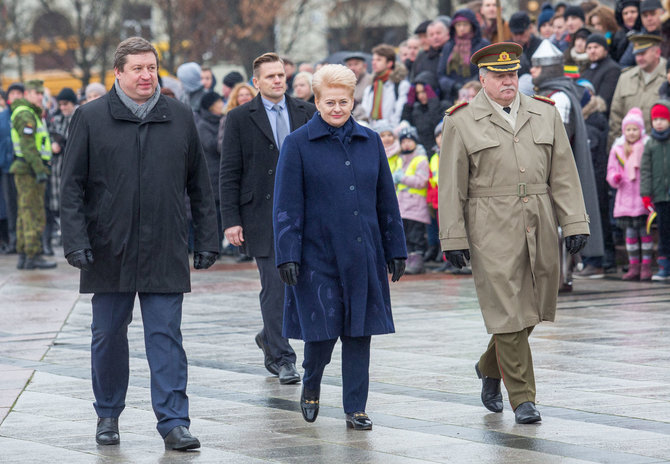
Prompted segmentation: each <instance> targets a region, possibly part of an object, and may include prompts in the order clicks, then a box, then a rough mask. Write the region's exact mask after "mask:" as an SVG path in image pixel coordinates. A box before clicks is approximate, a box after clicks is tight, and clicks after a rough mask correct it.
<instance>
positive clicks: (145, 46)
mask: <svg viewBox="0 0 670 464" xmlns="http://www.w3.org/2000/svg"><path fill="white" fill-rule="evenodd" d="M147 52H151V53H153V54H154V56H155V57H156V65H158V52H157V51H156V48H155V47H154V46H153V45H151V42H149V41H148V40H147V39H144V38H142V37H129V38H127V39H126V40H124V41H123V42H121V43H120V44H119V46H118V47H116V51H115V52H114V69H118V70H119V71H123V67H124V66H125V65H126V61H128V59H127V58H128V55H140V54H142V53H147Z"/></svg>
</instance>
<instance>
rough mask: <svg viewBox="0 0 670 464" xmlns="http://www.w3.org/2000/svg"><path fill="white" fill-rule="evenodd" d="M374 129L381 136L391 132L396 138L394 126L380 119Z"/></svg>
mask: <svg viewBox="0 0 670 464" xmlns="http://www.w3.org/2000/svg"><path fill="white" fill-rule="evenodd" d="M373 129H374V130H375V132H377V133H378V134H380V135H381V134H382V132H390V133H392V134H393V138H396V133H395V132H394V131H393V126H392V125H391V124H389V123H387V122H386V121H384V120H383V119H380V120H379V122H377V123H375V124H374V126H373Z"/></svg>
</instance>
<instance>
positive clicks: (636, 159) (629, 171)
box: [615, 133, 647, 182]
mask: <svg viewBox="0 0 670 464" xmlns="http://www.w3.org/2000/svg"><path fill="white" fill-rule="evenodd" d="M646 141H647V135H646V134H644V133H643V134H642V136H641V137H640V138H639V139H638V140H637V141H636V142H634V143H628V142H626V140H625V138H624V140H623V141H622V142H621V143H622V145H620V146H619V147H618V148H619V150H621V152H623V154H624V158H625V159H624V160H623V171H624V173H625V174H626V178H627V179H628V180H630V181H631V182H632V181H634V180H635V179H636V178H637V171H638V170H639V169H640V163H641V162H642V152H644V144H645V142H646ZM615 143H616V142H615ZM619 150H615V151H619ZM617 157H618V155H617ZM621 161H622V160H621V159H620V160H619V162H621Z"/></svg>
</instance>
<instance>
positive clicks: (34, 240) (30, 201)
mask: <svg viewBox="0 0 670 464" xmlns="http://www.w3.org/2000/svg"><path fill="white" fill-rule="evenodd" d="M14 183H15V184H16V197H17V198H16V202H17V211H16V251H17V252H18V253H20V254H25V255H26V256H27V257H28V258H32V257H34V256H35V255H37V254H39V253H40V252H41V251H42V233H43V232H44V225H45V223H46V215H45V212H44V189H45V184H38V183H37V181H36V180H35V177H33V176H31V175H29V174H15V175H14Z"/></svg>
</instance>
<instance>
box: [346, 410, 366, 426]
mask: <svg viewBox="0 0 670 464" xmlns="http://www.w3.org/2000/svg"><path fill="white" fill-rule="evenodd" d="M346 421H347V427H349V428H350V429H355V430H372V421H371V420H370V418H369V417H368V415H367V414H365V413H364V412H362V411H360V412H354V413H352V414H347V417H346Z"/></svg>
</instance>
